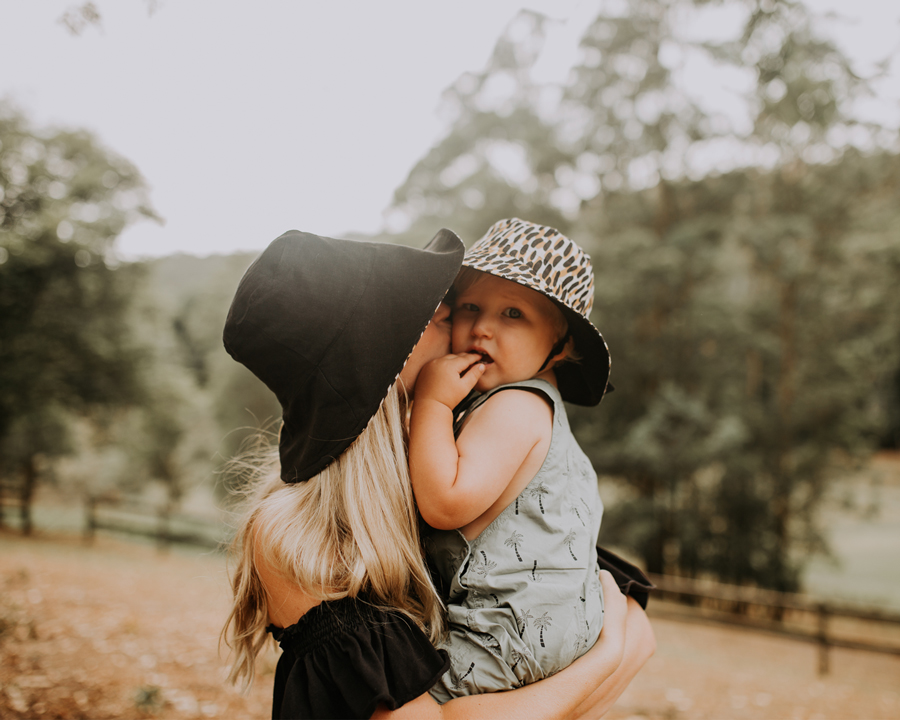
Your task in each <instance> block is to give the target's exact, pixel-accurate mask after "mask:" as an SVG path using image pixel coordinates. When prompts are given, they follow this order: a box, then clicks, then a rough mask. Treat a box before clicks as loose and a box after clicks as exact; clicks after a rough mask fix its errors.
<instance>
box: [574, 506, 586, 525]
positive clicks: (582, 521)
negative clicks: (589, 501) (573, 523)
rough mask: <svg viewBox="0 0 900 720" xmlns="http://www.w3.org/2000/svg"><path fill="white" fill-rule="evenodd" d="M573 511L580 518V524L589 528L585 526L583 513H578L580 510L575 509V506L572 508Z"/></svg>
mask: <svg viewBox="0 0 900 720" xmlns="http://www.w3.org/2000/svg"><path fill="white" fill-rule="evenodd" d="M571 510H572V512H573V513H575V515H576V516H577V517H578V520H579V522H581V525H582V527H587V526H586V525H585V524H584V520H582V519H581V513H580V512H578V508H577V507H575V506H574V505H573V506H572V507H571Z"/></svg>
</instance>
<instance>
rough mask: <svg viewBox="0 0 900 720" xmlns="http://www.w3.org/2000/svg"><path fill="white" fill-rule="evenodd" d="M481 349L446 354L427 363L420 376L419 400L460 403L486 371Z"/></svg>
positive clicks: (450, 405)
mask: <svg viewBox="0 0 900 720" xmlns="http://www.w3.org/2000/svg"><path fill="white" fill-rule="evenodd" d="M479 360H481V355H479V354H478V353H459V354H458V355H445V356H444V357H441V358H438V359H437V360H432V361H431V362H430V363H428V364H427V365H425V367H423V368H422V370H421V372H420V373H419V377H418V379H417V380H416V400H420V401H421V400H424V399H428V400H436V401H437V402H439V403H441V404H443V405H446V406H447V407H448V408H450V409H451V410H452V409H453V408H455V407H456V406H457V405H459V403H460V402H462V400H463V399H464V398H465V397H466V395H468V394H469V393H470V392H471V391H472V388H474V387H475V385H476V384H477V383H478V380H479V379H480V378H481V376H482V375H483V374H484V368H485V365H484V363H481V362H478V361H479Z"/></svg>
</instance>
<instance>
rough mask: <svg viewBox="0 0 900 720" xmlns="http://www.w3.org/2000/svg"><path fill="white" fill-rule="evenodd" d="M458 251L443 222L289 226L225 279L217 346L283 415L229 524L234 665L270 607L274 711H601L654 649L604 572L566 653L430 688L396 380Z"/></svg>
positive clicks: (435, 323) (436, 337) (441, 665)
mask: <svg viewBox="0 0 900 720" xmlns="http://www.w3.org/2000/svg"><path fill="white" fill-rule="evenodd" d="M463 251H464V249H463V246H462V243H461V242H460V241H459V239H458V238H457V237H456V236H455V235H454V234H453V233H451V232H450V231H448V230H442V231H441V232H440V233H438V235H437V236H436V237H435V238H434V240H433V241H432V242H431V243H430V244H429V245H428V247H426V248H425V249H424V250H416V249H413V248H408V247H403V246H397V245H388V244H382V243H363V242H352V241H342V240H333V239H329V238H322V237H319V236H316V235H312V234H309V233H299V232H295V231H292V232H289V233H286V234H285V235H283V236H281V237H280V238H278V239H277V240H275V241H274V242H273V243H272V244H271V245H270V246H269V247H268V248H267V249H266V250H265V251H264V252H263V253H262V255H261V256H260V257H259V258H258V259H257V261H256V262H255V263H254V264H253V265H252V266H251V267H250V269H249V270H248V271H247V273H246V274H245V276H244V278H243V279H242V280H241V283H240V285H239V287H238V290H237V293H236V295H235V299H234V302H233V303H232V307H231V310H230V312H229V315H228V319H227V321H226V326H225V333H224V342H225V347H226V349H227V350H228V352H229V353H230V354H231V355H232V356H233V357H234V358H235V359H236V360H238V361H239V362H241V363H243V364H244V365H246V366H247V367H248V368H249V369H250V370H251V371H253V372H254V374H256V375H257V376H258V377H259V378H260V379H261V380H262V381H263V382H265V383H266V385H268V387H269V388H270V389H271V390H272V391H273V392H275V394H276V396H277V397H278V400H279V402H280V403H281V405H282V408H283V426H282V430H281V434H280V437H279V472H278V476H277V477H276V478H274V480H273V479H269V480H262V481H260V483H259V484H258V488H257V493H256V496H255V498H254V499H253V500H252V501H251V502H250V504H249V506H248V511H247V514H246V517H245V520H244V522H243V523H242V525H241V527H240V529H239V532H238V535H237V537H236V547H237V553H236V554H237V556H238V566H237V568H236V571H235V574H234V578H233V588H234V592H235V603H234V607H233V609H232V613H231V616H230V618H229V621H228V624H227V625H226V629H225V631H224V632H225V633H226V636H227V638H228V640H229V643H230V644H231V646H232V647H233V648H234V649H235V650H236V659H235V663H234V666H233V671H232V679H240V678H244V679H246V680H248V681H249V680H252V676H253V662H254V659H255V656H256V654H257V653H258V651H259V649H260V648H261V647H262V645H263V644H264V642H265V639H266V630H267V628H266V625H267V624H269V628H268V629H269V631H271V632H272V633H273V635H274V636H275V637H276V638H278V639H279V641H280V643H281V646H282V649H283V653H282V656H281V658H280V659H279V663H278V668H277V670H276V677H275V691H274V701H273V717H276V718H277V717H377V718H406V717H409V718H413V717H415V718H421V717H444V718H450V717H457V716H458V717H463V716H465V717H476V718H477V717H485V718H487V717H491V718H493V717H498V716H511V717H519V718H525V717H540V718H554V717H559V718H562V717H569V716H580V715H584V716H599V715H600V714H602V713H603V712H605V710H606V709H608V708H609V707H610V706H611V705H612V703H613V702H614V701H615V698H616V697H618V695H619V694H620V693H621V692H622V691H623V690H624V688H625V687H626V686H627V684H628V682H629V681H630V680H631V678H632V677H633V676H634V674H635V673H636V672H637V670H638V669H639V668H640V667H641V666H642V665H643V663H644V662H645V661H646V659H647V658H648V657H649V655H650V654H652V651H653V648H654V641H653V636H652V632H651V631H650V629H649V624H648V623H647V621H646V616H645V615H644V614H643V611H642V610H640V608H638V606H637V605H636V603H634V602H633V601H631V600H629V601H626V600H625V598H624V597H623V596H622V595H621V594H620V593H619V592H618V589H617V588H616V586H615V583H614V582H613V580H612V578H611V577H610V576H609V575H608V574H607V573H602V574H601V582H602V583H603V588H604V593H605V595H606V604H607V611H606V612H607V617H606V620H605V624H604V630H603V633H602V635H601V642H598V643H597V645H596V646H595V648H594V649H592V650H591V651H590V652H588V653H587V654H586V655H585V656H583V657H582V658H580V659H579V660H578V661H577V662H576V663H574V664H573V665H572V666H570V667H569V668H567V669H566V670H564V671H562V672H561V673H558V674H557V675H555V676H553V677H552V678H549V679H546V680H543V681H541V682H539V683H536V684H534V685H530V686H528V687H525V688H521V689H518V690H514V691H511V692H507V693H496V694H492V695H481V696H472V697H467V698H460V699H457V700H453V701H451V702H448V703H446V704H445V705H438V704H437V703H436V702H435V701H433V700H432V699H431V697H430V696H429V695H428V689H429V688H430V687H431V685H432V684H433V683H434V682H435V681H436V680H437V678H439V677H440V676H441V675H442V674H443V673H444V672H445V671H446V669H447V665H448V660H447V657H446V653H444V652H443V651H438V650H436V649H435V648H434V643H435V642H436V641H437V640H439V638H440V637H441V635H442V631H443V628H442V621H441V612H440V611H441V600H440V598H439V597H438V595H437V593H436V591H435V589H434V587H433V585H432V584H431V579H430V576H429V574H428V571H427V569H426V568H425V565H424V562H423V559H422V554H421V548H420V544H419V536H418V527H417V518H416V511H415V506H414V503H413V499H412V492H411V488H410V483H409V476H408V468H407V460H406V447H405V417H406V402H407V399H406V398H407V396H412V395H413V394H414V391H415V383H416V378H417V377H418V372H419V370H420V369H421V368H422V366H423V365H424V364H425V363H427V362H429V361H430V360H432V359H434V358H436V357H440V356H442V355H445V354H447V353H448V352H449V322H448V321H449V317H448V315H449V310H448V309H447V308H446V307H445V306H439V305H440V302H441V300H442V298H443V296H444V295H445V294H446V292H447V290H448V289H449V287H450V285H451V283H452V282H453V279H454V278H455V277H456V273H457V271H458V269H459V267H460V264H461V262H462V256H463ZM435 308H438V309H437V311H435ZM432 315H434V317H433V319H432Z"/></svg>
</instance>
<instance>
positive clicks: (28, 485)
mask: <svg viewBox="0 0 900 720" xmlns="http://www.w3.org/2000/svg"><path fill="white" fill-rule="evenodd" d="M37 480H38V471H37V461H36V460H35V457H34V455H29V456H28V457H27V458H26V460H25V462H24V463H23V464H22V495H21V498H22V506H21V508H20V509H19V512H20V517H21V518H22V534H23V535H31V501H32V500H33V499H34V491H35V488H36V487H37Z"/></svg>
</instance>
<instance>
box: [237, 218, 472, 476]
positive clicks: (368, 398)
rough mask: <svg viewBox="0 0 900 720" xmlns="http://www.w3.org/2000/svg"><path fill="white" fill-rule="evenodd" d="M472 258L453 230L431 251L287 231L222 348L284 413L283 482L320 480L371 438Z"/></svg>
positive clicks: (255, 268)
mask: <svg viewBox="0 0 900 720" xmlns="http://www.w3.org/2000/svg"><path fill="white" fill-rule="evenodd" d="M464 252H465V247H464V246H463V244H462V242H461V241H460V239H459V238H458V237H457V236H456V235H455V234H454V233H453V232H451V231H450V230H441V231H440V232H438V233H437V235H435V237H434V238H433V239H432V240H431V242H429V243H428V245H427V246H426V247H425V248H424V249H418V248H412V247H407V246H403V245H395V244H391V243H376V242H365V241H351V240H335V239H332V238H326V237H321V236H318V235H314V234H312V233H301V232H297V231H289V232H287V233H285V234H284V235H282V236H281V237H280V238H278V239H277V240H275V241H273V242H272V243H271V244H270V245H269V247H268V248H267V249H266V250H265V251H264V252H263V253H262V255H261V256H260V257H259V258H257V260H256V261H255V262H254V264H253V265H252V266H251V267H250V269H248V271H247V273H246V274H245V275H244V278H243V279H242V280H241V283H240V285H239V287H238V291H237V293H236V295H235V299H234V301H233V302H232V307H231V310H230V311H229V316H228V319H227V320H226V325H225V332H224V335H223V339H224V342H225V347H226V349H227V350H228V352H229V353H230V354H231V355H232V356H233V357H234V358H235V359H236V360H238V361H239V362H241V363H243V364H244V365H246V366H247V367H248V368H249V369H250V370H251V371H252V372H253V373H254V374H255V375H256V376H257V377H259V378H260V379H261V380H262V381H263V382H264V383H265V384H266V385H267V386H268V387H269V388H270V389H271V390H272V391H273V392H274V393H275V395H276V396H277V397H278V400H279V402H280V403H281V406H282V411H283V412H282V419H283V421H284V423H283V426H282V429H281V434H280V438H279V452H280V456H281V477H282V480H284V481H285V482H289V483H290V482H298V481H302V480H307V479H309V478H311V477H313V476H314V475H317V474H318V473H320V472H321V471H322V470H324V469H325V468H326V467H328V465H329V464H331V463H332V462H334V460H335V459H336V458H337V457H339V456H340V455H341V453H343V452H344V451H345V450H346V449H347V448H348V447H349V446H350V445H351V444H352V443H353V442H354V441H355V440H356V438H357V437H359V435H360V434H361V433H362V432H363V431H364V430H365V428H366V427H367V425H368V424H369V422H370V421H371V419H372V417H373V416H374V415H375V413H376V412H377V411H378V408H379V407H380V405H381V403H382V402H383V401H384V398H385V397H386V396H387V394H388V391H389V390H390V388H391V387H392V386H393V384H394V383H395V381H396V380H397V377H398V376H399V374H400V372H401V370H402V369H403V367H404V366H405V364H406V362H407V361H408V359H409V356H410V354H411V352H412V351H413V349H414V348H415V346H416V344H417V343H418V342H419V339H420V338H421V337H422V334H423V333H424V331H425V329H426V328H427V326H428V323H429V322H430V321H431V318H432V316H433V315H434V312H435V310H436V309H437V307H438V305H439V304H440V302H441V300H442V299H443V297H444V295H445V294H446V292H447V289H448V288H449V287H450V285H451V284H452V282H453V280H454V279H455V277H456V274H457V272H458V270H459V267H460V265H461V263H462V258H463V254H464Z"/></svg>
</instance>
